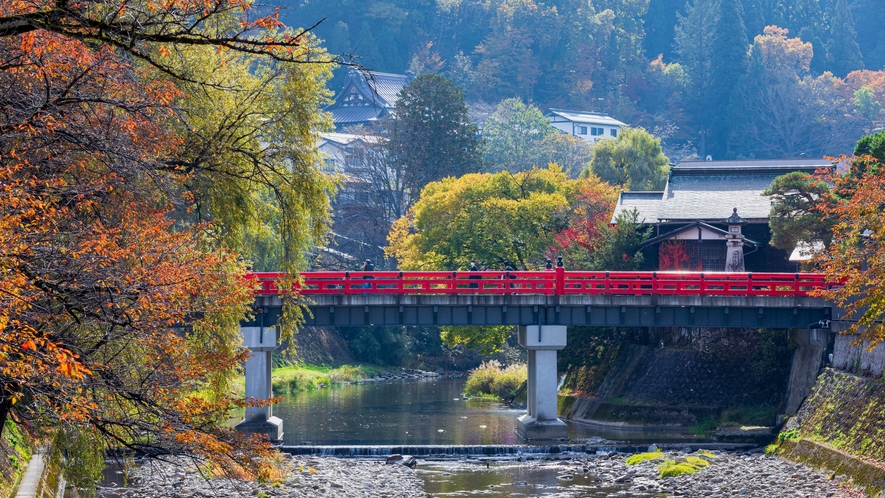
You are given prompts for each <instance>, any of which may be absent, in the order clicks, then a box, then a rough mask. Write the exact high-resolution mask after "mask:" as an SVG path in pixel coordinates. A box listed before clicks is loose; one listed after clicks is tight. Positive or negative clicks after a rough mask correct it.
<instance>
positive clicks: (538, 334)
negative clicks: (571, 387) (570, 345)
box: [516, 325, 568, 440]
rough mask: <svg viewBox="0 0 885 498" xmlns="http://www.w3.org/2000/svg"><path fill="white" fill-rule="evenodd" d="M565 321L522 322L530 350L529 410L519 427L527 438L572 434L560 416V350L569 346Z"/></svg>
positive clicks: (523, 339)
mask: <svg viewBox="0 0 885 498" xmlns="http://www.w3.org/2000/svg"><path fill="white" fill-rule="evenodd" d="M565 341H566V327H565V326H564V325H526V326H522V325H520V326H519V345H520V346H522V347H524V348H525V349H526V350H528V357H529V365H528V370H529V375H528V389H527V398H528V399H527V401H526V414H525V415H523V416H521V417H519V418H518V419H516V430H517V432H518V433H519V436H520V437H521V438H523V439H526V440H539V439H560V438H567V437H568V426H567V425H566V424H565V423H564V422H563V421H561V420H559V418H558V417H557V411H556V408H557V399H556V393H557V387H558V384H559V379H558V376H557V371H556V352H557V351H558V350H560V349H562V348H564V347H565Z"/></svg>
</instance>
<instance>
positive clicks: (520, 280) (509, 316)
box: [250, 269, 832, 328]
mask: <svg viewBox="0 0 885 498" xmlns="http://www.w3.org/2000/svg"><path fill="white" fill-rule="evenodd" d="M285 277H286V276H285V275H283V274H278V273H270V274H268V273H254V274H250V278H252V279H254V280H255V282H256V284H255V285H256V291H255V293H256V307H257V308H259V309H260V310H261V313H263V314H265V316H263V317H257V318H256V321H261V322H263V323H265V324H270V323H273V321H274V320H275V319H276V317H277V316H278V313H279V308H280V306H281V303H282V300H281V299H280V297H281V295H282V294H285V293H286V292H287V291H286V290H284V289H286V288H288V289H294V290H295V291H296V292H297V293H298V294H299V301H300V302H301V303H302V304H304V305H305V306H307V307H308V308H309V311H310V314H309V315H310V316H309V317H308V318H307V322H306V324H307V325H336V326H366V325H533V324H550V325H553V324H556V325H590V326H685V327H766V328H807V327H808V326H809V325H810V324H812V323H817V322H819V321H821V320H825V321H826V320H830V319H831V314H832V311H831V308H832V305H831V303H829V302H827V301H825V300H823V299H820V298H817V297H814V294H815V293H816V292H817V291H819V290H820V289H825V288H827V287H828V286H829V285H830V284H829V283H828V282H827V281H826V279H825V277H824V276H823V275H820V274H807V273H799V274H781V273H707V272H705V273H694V272H571V271H569V272H567V271H564V270H562V269H557V270H555V271H542V272H509V273H505V272H370V273H365V272H310V273H303V274H301V278H302V281H301V282H300V283H297V284H291V282H287V281H286V279H285ZM365 277H373V278H365ZM284 283H285V284H287V285H286V287H284V286H283V284H284ZM288 285H292V286H291V287H289V286H288Z"/></svg>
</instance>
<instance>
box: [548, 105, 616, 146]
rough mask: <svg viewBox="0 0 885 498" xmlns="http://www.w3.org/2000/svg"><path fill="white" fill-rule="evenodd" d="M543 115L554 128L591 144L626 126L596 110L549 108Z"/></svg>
mask: <svg viewBox="0 0 885 498" xmlns="http://www.w3.org/2000/svg"><path fill="white" fill-rule="evenodd" d="M544 116H546V117H547V119H549V120H550V124H551V125H553V127H554V128H556V129H558V130H560V131H562V132H564V133H568V134H569V135H574V136H576V137H578V138H581V139H584V140H586V141H588V142H590V143H591V144H592V143H596V142H597V141H598V140H602V139H603V138H615V137H617V136H618V131H620V129H621V128H622V127H624V126H627V124H626V123H623V122H621V121H618V120H617V119H615V118H613V117H611V116H609V115H606V114H601V113H598V112H585V111H569V110H565V109H550V110H549V111H547V113H546V114H544Z"/></svg>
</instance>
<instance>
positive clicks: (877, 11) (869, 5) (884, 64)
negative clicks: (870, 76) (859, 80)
mask: <svg viewBox="0 0 885 498" xmlns="http://www.w3.org/2000/svg"><path fill="white" fill-rule="evenodd" d="M851 15H852V17H853V19H854V27H855V29H856V30H857V43H858V45H859V46H860V51H861V53H862V54H863V61H864V66H865V67H867V68H870V69H873V70H878V69H885V38H883V37H882V26H885V2H882V1H881V0H854V1H853V2H852V4H851Z"/></svg>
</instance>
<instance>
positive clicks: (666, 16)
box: [643, 0, 685, 61]
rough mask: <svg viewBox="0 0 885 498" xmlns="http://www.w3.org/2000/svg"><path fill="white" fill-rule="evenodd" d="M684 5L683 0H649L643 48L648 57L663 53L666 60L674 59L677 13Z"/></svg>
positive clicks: (651, 57) (652, 57)
mask: <svg viewBox="0 0 885 498" xmlns="http://www.w3.org/2000/svg"><path fill="white" fill-rule="evenodd" d="M684 6H685V4H684V3H683V2H682V1H681V0H649V3H648V13H647V14H646V15H645V20H644V25H645V39H644V40H643V49H644V50H645V55H646V58H649V59H654V58H655V57H657V56H658V55H662V54H663V56H664V60H667V61H670V60H673V56H674V55H675V53H674V51H673V38H674V37H675V36H676V31H675V29H676V21H677V19H676V14H677V13H678V12H679V9H680V8H681V7H684Z"/></svg>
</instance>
